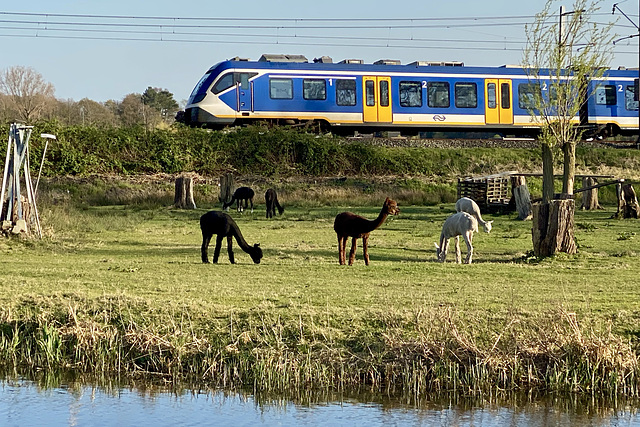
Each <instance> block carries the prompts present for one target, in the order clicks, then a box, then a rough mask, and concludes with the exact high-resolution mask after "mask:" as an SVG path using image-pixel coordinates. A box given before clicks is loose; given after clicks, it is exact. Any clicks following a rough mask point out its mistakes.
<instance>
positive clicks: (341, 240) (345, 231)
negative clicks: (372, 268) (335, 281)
mask: <svg viewBox="0 0 640 427" xmlns="http://www.w3.org/2000/svg"><path fill="white" fill-rule="evenodd" d="M398 213H400V209H398V204H397V203H396V202H395V201H394V200H391V199H390V198H388V197H387V199H386V200H385V201H384V205H382V210H381V211H380V215H378V218H376V219H374V220H372V221H371V220H368V219H366V218H363V217H361V216H360V215H356V214H354V213H351V212H342V213H341V214H338V216H336V219H335V221H334V222H333V229H334V230H335V231H336V233H337V234H338V259H339V261H340V265H344V264H345V262H346V259H345V258H346V251H347V239H348V238H349V237H351V238H352V241H351V252H349V265H353V263H354V261H355V260H356V240H357V239H359V238H362V248H363V251H364V263H365V264H366V265H369V247H368V242H369V233H371V232H372V231H373V230H375V229H376V228H378V227H380V226H381V225H382V223H383V222H384V220H385V219H387V216H389V215H398Z"/></svg>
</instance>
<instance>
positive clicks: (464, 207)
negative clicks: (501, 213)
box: [456, 197, 493, 233]
mask: <svg viewBox="0 0 640 427" xmlns="http://www.w3.org/2000/svg"><path fill="white" fill-rule="evenodd" d="M456 212H466V213H468V214H469V215H472V216H474V217H475V218H476V219H477V220H478V222H479V223H480V224H482V228H484V231H485V232H487V233H490V232H491V224H492V223H493V221H485V220H483V219H482V215H480V207H479V206H478V204H477V203H476V202H474V201H473V199H470V198H468V197H463V198H461V199H459V200H458V201H457V202H456Z"/></svg>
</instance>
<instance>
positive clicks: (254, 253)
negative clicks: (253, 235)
mask: <svg viewBox="0 0 640 427" xmlns="http://www.w3.org/2000/svg"><path fill="white" fill-rule="evenodd" d="M249 255H251V259H252V260H253V262H254V263H256V264H260V260H261V259H262V249H260V243H256V244H255V245H253V247H251V252H249Z"/></svg>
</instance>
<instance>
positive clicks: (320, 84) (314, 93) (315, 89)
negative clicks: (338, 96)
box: [302, 79, 327, 100]
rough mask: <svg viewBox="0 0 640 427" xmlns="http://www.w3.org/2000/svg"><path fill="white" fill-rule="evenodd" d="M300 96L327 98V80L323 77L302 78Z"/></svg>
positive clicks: (317, 98) (305, 97) (318, 98)
mask: <svg viewBox="0 0 640 427" xmlns="http://www.w3.org/2000/svg"><path fill="white" fill-rule="evenodd" d="M302 97H303V98H304V99H316V100H324V99H327V82H326V81H325V80H324V79H304V80H302Z"/></svg>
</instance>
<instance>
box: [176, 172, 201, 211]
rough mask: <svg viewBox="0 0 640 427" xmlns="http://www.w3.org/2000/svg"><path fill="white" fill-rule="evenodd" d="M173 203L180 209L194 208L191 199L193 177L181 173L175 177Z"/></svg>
mask: <svg viewBox="0 0 640 427" xmlns="http://www.w3.org/2000/svg"><path fill="white" fill-rule="evenodd" d="M173 205H174V206H175V207H177V208H181V209H195V208H196V202H195V201H194V200H193V178H192V177H189V176H186V175H182V176H179V177H178V178H176V192H175V198H174V199H173Z"/></svg>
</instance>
